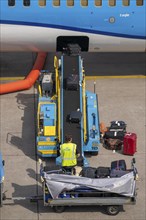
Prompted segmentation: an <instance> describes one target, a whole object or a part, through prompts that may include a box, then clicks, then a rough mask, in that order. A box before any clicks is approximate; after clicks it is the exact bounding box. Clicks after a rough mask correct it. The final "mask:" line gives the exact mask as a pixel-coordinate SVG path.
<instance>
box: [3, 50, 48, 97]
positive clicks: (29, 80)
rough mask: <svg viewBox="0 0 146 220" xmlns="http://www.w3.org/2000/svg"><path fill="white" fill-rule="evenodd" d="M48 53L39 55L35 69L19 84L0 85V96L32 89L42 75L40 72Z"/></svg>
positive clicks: (18, 82)
mask: <svg viewBox="0 0 146 220" xmlns="http://www.w3.org/2000/svg"><path fill="white" fill-rule="evenodd" d="M46 56H47V53H39V54H38V56H37V59H36V61H35V64H34V66H33V69H32V70H31V71H30V73H29V74H28V76H27V77H26V78H25V79H23V80H19V81H17V82H11V83H6V84H0V94H6V93H11V92H16V91H20V90H26V89H30V88H31V87H32V85H33V84H34V83H35V81H36V80H37V78H38V77H39V75H40V70H41V69H42V68H43V66H44V63H45V59H46Z"/></svg>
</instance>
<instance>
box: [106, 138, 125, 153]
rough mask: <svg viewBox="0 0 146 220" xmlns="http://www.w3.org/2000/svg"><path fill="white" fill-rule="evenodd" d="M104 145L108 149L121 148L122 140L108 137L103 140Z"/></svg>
mask: <svg viewBox="0 0 146 220" xmlns="http://www.w3.org/2000/svg"><path fill="white" fill-rule="evenodd" d="M104 144H105V147H106V148H107V149H110V150H121V148H122V144H123V141H121V140H119V139H112V138H108V139H105V141H104Z"/></svg>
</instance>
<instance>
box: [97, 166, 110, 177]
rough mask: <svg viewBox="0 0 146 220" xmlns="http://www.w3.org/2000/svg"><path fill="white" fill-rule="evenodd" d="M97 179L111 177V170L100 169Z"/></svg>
mask: <svg viewBox="0 0 146 220" xmlns="http://www.w3.org/2000/svg"><path fill="white" fill-rule="evenodd" d="M96 177H97V178H106V177H110V168H109V167H98V168H97V171H96Z"/></svg>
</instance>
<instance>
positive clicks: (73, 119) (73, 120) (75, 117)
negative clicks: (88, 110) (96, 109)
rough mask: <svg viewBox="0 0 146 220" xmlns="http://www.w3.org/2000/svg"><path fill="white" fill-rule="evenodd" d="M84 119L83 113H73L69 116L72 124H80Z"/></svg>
mask: <svg viewBox="0 0 146 220" xmlns="http://www.w3.org/2000/svg"><path fill="white" fill-rule="evenodd" d="M81 117H82V113H81V111H72V112H71V113H70V115H69V121H70V122H71V123H80V121H81Z"/></svg>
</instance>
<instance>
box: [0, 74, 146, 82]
mask: <svg viewBox="0 0 146 220" xmlns="http://www.w3.org/2000/svg"><path fill="white" fill-rule="evenodd" d="M85 78H86V80H95V79H146V76H144V75H126V76H85ZM22 79H25V77H23V76H18V77H0V80H1V81H14V80H22Z"/></svg>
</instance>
